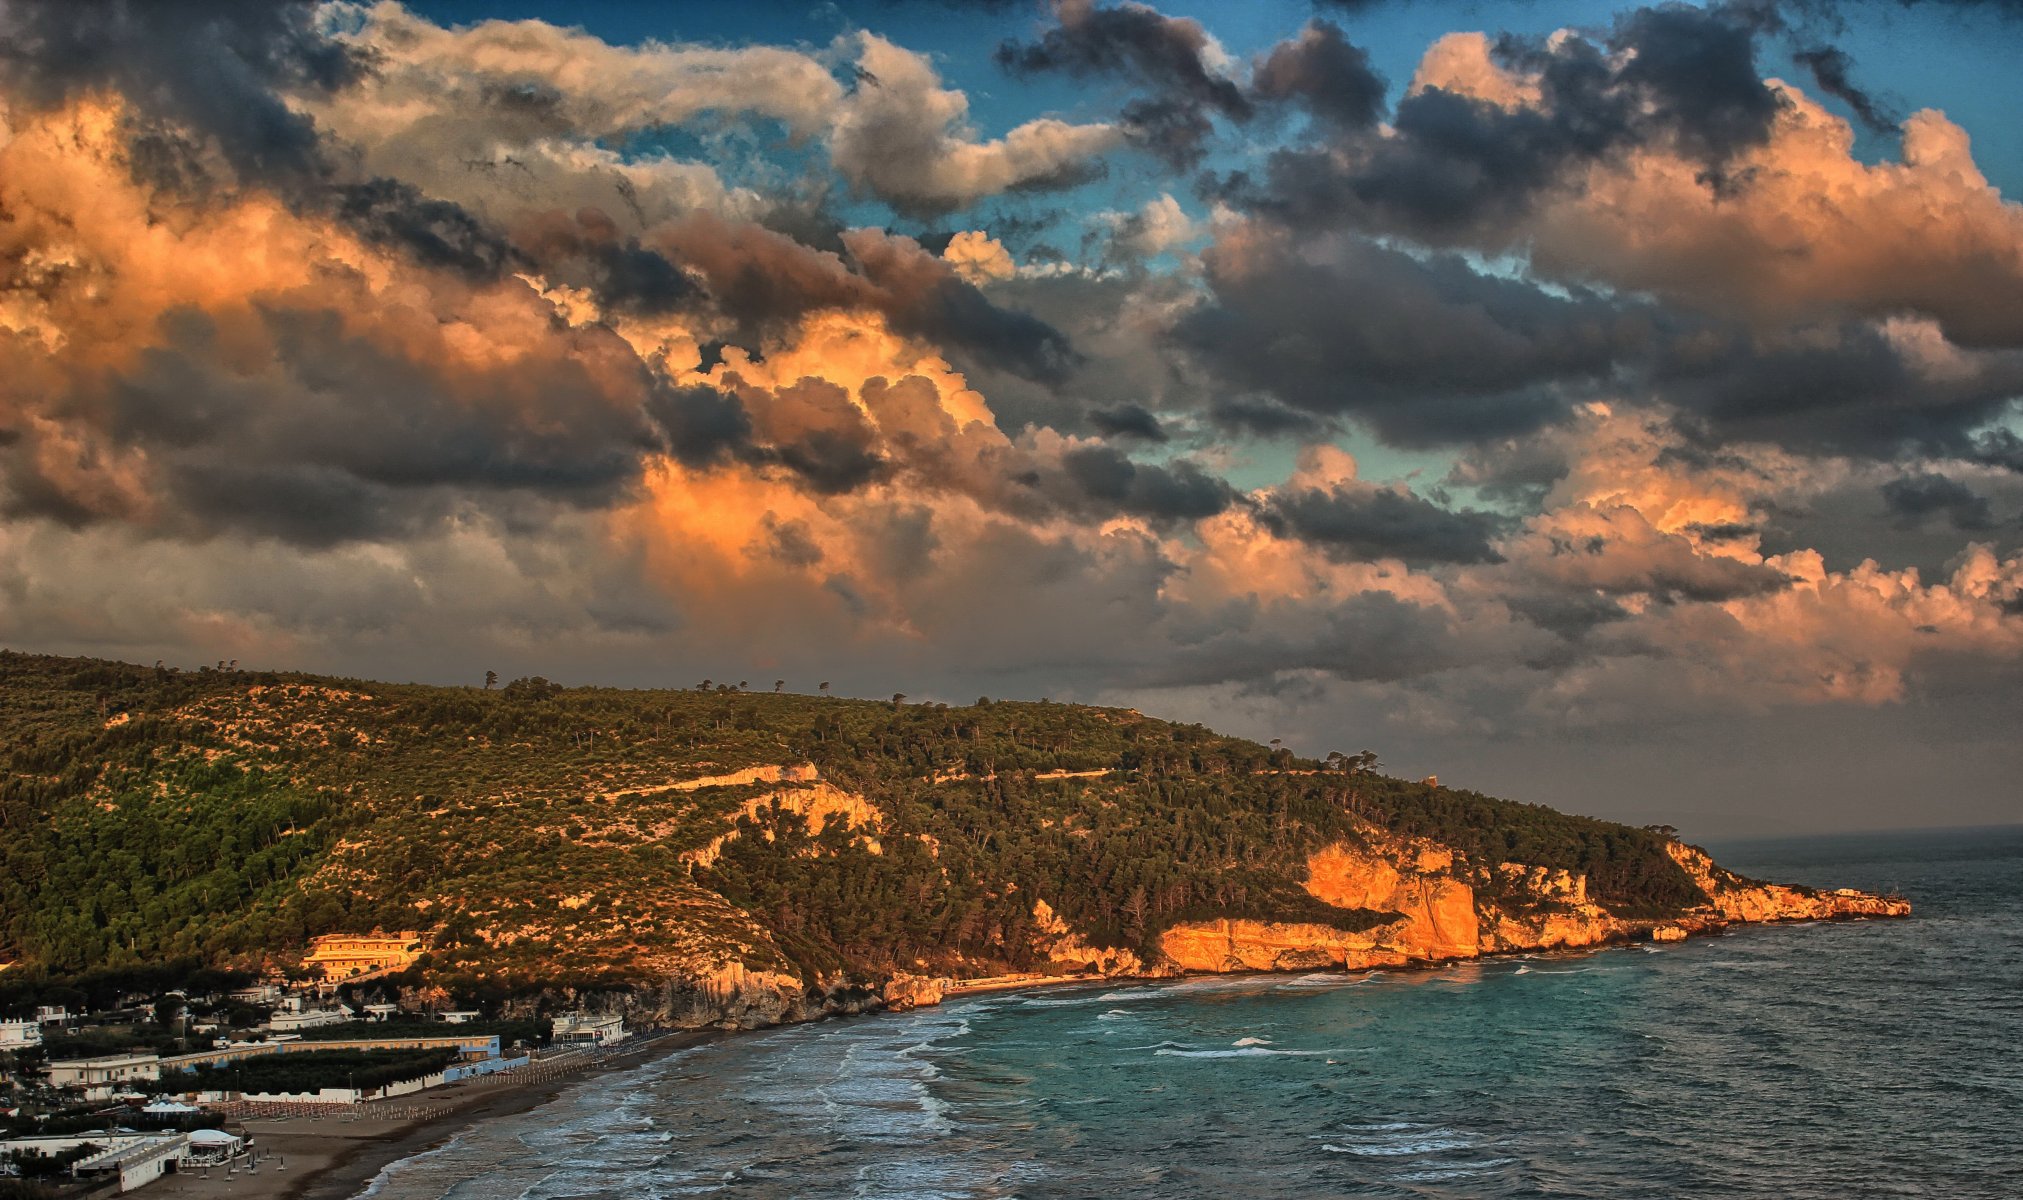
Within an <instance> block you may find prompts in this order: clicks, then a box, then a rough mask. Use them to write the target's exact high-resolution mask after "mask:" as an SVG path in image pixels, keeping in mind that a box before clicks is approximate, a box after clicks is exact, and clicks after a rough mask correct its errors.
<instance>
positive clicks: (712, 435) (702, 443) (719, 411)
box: [646, 381, 757, 467]
mask: <svg viewBox="0 0 2023 1200" xmlns="http://www.w3.org/2000/svg"><path fill="white" fill-rule="evenodd" d="M646 413H647V415H648V416H649V417H650V418H651V419H652V420H653V423H654V424H655V425H656V426H658V427H659V429H660V431H661V433H662V435H663V436H664V437H665V438H666V446H667V452H668V453H669V454H671V455H673V456H674V457H675V458H676V459H677V460H678V461H680V462H681V463H682V465H684V466H688V467H707V466H713V465H716V464H718V463H721V462H727V461H731V460H751V459H752V458H754V456H755V455H756V453H757V451H756V449H755V446H754V444H753V440H752V419H751V414H749V413H747V412H746V411H745V406H744V405H743V404H740V403H739V402H738V399H737V397H735V396H730V395H726V394H725V393H723V392H720V391H718V390H717V389H716V388H713V387H671V386H668V385H667V384H665V383H660V382H657V381H656V385H655V387H654V390H653V394H652V396H651V397H650V398H649V399H648V400H647V403H646Z"/></svg>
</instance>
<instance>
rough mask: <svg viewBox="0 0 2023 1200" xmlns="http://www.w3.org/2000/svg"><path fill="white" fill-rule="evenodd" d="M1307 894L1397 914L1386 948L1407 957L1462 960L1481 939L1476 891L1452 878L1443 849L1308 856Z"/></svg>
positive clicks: (1413, 846) (1377, 847) (1393, 847)
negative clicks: (1397, 918)
mask: <svg viewBox="0 0 2023 1200" xmlns="http://www.w3.org/2000/svg"><path fill="white" fill-rule="evenodd" d="M1306 890H1307V892H1308V894H1310V895H1312V896H1313V897H1314V898H1315V899H1317V900H1322V901H1325V902H1327V903H1329V904H1332V905H1335V906H1336V907H1338V908H1362V909H1369V910H1371V911H1374V912H1391V913H1397V914H1398V915H1399V917H1400V918H1401V920H1400V921H1398V922H1395V923H1393V925H1391V926H1389V927H1387V933H1388V936H1387V938H1386V943H1385V944H1386V945H1388V946H1390V947H1392V948H1394V949H1396V950H1398V951H1400V952H1401V953H1403V954H1405V955H1407V956H1408V957H1410V958H1415V959H1427V960H1437V959H1444V958H1467V957H1469V956H1471V955H1473V954H1475V953H1476V952H1477V947H1478V945H1479V944H1480V942H1481V937H1482V921H1481V916H1480V914H1478V913H1477V911H1476V905H1475V889H1473V888H1471V887H1469V886H1468V885H1467V884H1466V883H1463V882H1462V881H1461V880H1459V879H1457V878H1455V877H1454V852H1453V851H1452V850H1449V849H1448V848H1447V847H1445V846H1440V845H1436V844H1434V843H1431V842H1424V841H1413V842H1404V843H1392V844H1389V845H1385V844H1383V843H1376V844H1373V845H1371V846H1369V847H1357V846H1348V845H1341V844H1337V845H1333V846H1327V847H1324V848H1322V849H1321V850H1319V851H1317V852H1316V853H1314V854H1313V855H1312V856H1310V857H1309V858H1308V859H1307V877H1306Z"/></svg>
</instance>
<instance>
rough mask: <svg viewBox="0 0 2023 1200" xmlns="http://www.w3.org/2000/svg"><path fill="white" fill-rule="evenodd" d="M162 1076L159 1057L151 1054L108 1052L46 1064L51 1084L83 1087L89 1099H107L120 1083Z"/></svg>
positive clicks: (65, 1086) (54, 1085)
mask: <svg viewBox="0 0 2023 1200" xmlns="http://www.w3.org/2000/svg"><path fill="white" fill-rule="evenodd" d="M160 1076H161V1059H160V1058H158V1057H156V1056H155V1055H152V1054H107V1055H103V1056H101V1057H99V1058H66V1059H59V1060H57V1061H56V1062H53V1063H50V1064H49V1082H50V1085H51V1086H52V1087H63V1088H70V1087H74V1088H82V1089H84V1095H85V1098H86V1099H88V1100H109V1099H111V1098H112V1094H113V1091H114V1090H115V1089H117V1088H118V1087H119V1086H120V1085H121V1084H125V1083H130V1082H132V1081H134V1080H136V1079H157V1078H160Z"/></svg>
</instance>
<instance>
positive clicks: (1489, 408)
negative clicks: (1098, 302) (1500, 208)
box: [1172, 224, 1650, 445]
mask: <svg viewBox="0 0 2023 1200" xmlns="http://www.w3.org/2000/svg"><path fill="white" fill-rule="evenodd" d="M1202 257H1203V261H1204V264H1205V265H1206V268H1207V270H1206V278H1207V282H1208V285H1209V288H1210V289H1211V298H1210V301H1209V302H1208V303H1207V304H1204V305H1202V306H1201V307H1199V308H1197V309H1195V310H1193V311H1191V312H1188V313H1186V314H1185V315H1184V316H1182V317H1181V318H1180V319H1179V320H1178V321H1177V322H1176V324H1175V326H1174V329H1173V333H1172V339H1173V341H1174V343H1175V344H1177V345H1179V346H1181V347H1183V348H1185V349H1187V350H1188V351H1190V352H1191V353H1193V354H1195V355H1197V356H1198V357H1200V358H1201V359H1202V360H1203V361H1204V362H1206V363H1208V364H1209V365H1210V366H1212V367H1213V369H1215V370H1216V371H1217V373H1218V374H1220V375H1222V376H1223V377H1224V378H1226V379H1228V380H1230V381H1231V382H1232V383H1234V384H1236V385H1239V386H1241V387H1245V388H1249V389H1254V390H1257V391H1263V392H1268V393H1269V394H1270V395H1271V396H1273V397H1274V398H1276V399H1277V400H1278V401H1280V402H1281V403H1282V404H1284V405H1287V406H1289V407H1291V408H1293V409H1296V410H1300V411H1303V412H1307V413H1310V414H1314V415H1316V416H1322V417H1332V416H1352V417H1354V418H1356V419H1358V420H1360V421H1363V422H1365V423H1366V424H1367V425H1369V426H1370V427H1371V428H1372V429H1374V430H1376V431H1377V432H1378V433H1379V434H1380V435H1381V436H1382V437H1384V438H1385V439H1386V440H1389V441H1392V442H1396V443H1403V444H1408V445H1428V444H1439V443H1443V442H1466V441H1473V440H1476V439H1480V438H1485V437H1494V436H1498V435H1501V434H1506V433H1511V432H1517V431H1522V430H1525V429H1531V428H1536V427H1537V426H1538V425H1540V424H1542V423H1545V422H1547V421H1550V420H1553V419H1555V418H1556V417H1557V416H1559V415H1560V414H1561V413H1562V412H1563V411H1564V409H1565V404H1566V400H1565V399H1564V398H1563V397H1562V396H1561V395H1560V394H1559V393H1558V392H1557V391H1556V390H1554V389H1553V388H1551V387H1549V386H1548V385H1556V384H1563V383H1570V382H1571V383H1578V382H1579V381H1582V380H1598V379H1601V378H1605V377H1606V376H1607V375H1608V374H1609V372H1610V371H1611V370H1612V369H1613V366H1614V363H1615V361H1616V359H1617V357H1618V355H1621V354H1625V353H1634V352H1635V351H1637V350H1638V349H1639V347H1640V345H1641V344H1642V343H1644V342H1645V341H1646V340H1647V339H1648V337H1649V336H1650V335H1649V330H1648V326H1647V325H1646V323H1645V322H1644V321H1643V320H1642V319H1641V318H1640V317H1639V315H1638V314H1637V313H1636V312H1635V310H1634V309H1630V310H1625V309H1624V308H1622V307H1619V306H1617V305H1614V304H1610V303H1607V302H1604V301H1602V300H1601V299H1599V298H1597V297H1592V296H1582V295H1575V296H1572V297H1570V298H1569V297H1561V296H1554V295H1550V294H1548V293H1546V292H1543V291H1541V290H1539V289H1537V288H1535V287H1532V286H1530V285H1528V284H1526V283H1523V282H1520V281H1517V280H1511V279H1501V278H1496V277H1493V276H1490V275H1486V274H1483V273H1481V272H1478V271H1476V270H1474V269H1473V268H1472V267H1471V266H1469V265H1468V264H1467V263H1466V262H1464V261H1463V260H1461V259H1459V258H1456V257H1453V256H1447V255H1434V256H1424V257H1421V256H1414V255H1411V254H1407V253H1405V252H1403V251H1401V250H1394V249H1390V248H1387V247H1384V246H1381V245H1379V244H1377V243H1375V242H1373V241H1369V240H1366V239H1363V238H1357V237H1350V236H1332V237H1327V238H1309V239H1307V240H1305V241H1298V242H1296V241H1294V240H1292V239H1289V238H1286V237H1283V236H1279V235H1277V234H1275V233H1273V232H1272V231H1271V230H1270V229H1269V228H1267V227H1262V226H1258V225H1243V224H1239V225H1231V226H1228V227H1225V228H1224V229H1223V230H1222V232H1221V234H1220V236H1219V237H1218V238H1217V241H1216V243H1215V244H1214V245H1213V246H1211V247H1210V248H1209V249H1208V250H1206V251H1205V252H1204V253H1203V256H1202Z"/></svg>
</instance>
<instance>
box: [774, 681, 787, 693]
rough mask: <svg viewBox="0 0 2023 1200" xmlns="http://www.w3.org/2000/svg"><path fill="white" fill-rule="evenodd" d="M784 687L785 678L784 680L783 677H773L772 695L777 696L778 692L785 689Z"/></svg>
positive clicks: (785, 683)
mask: <svg viewBox="0 0 2023 1200" xmlns="http://www.w3.org/2000/svg"><path fill="white" fill-rule="evenodd" d="M786 688H787V681H786V680H784V679H775V680H773V694H774V695H776V696H777V695H779V694H780V693H781V692H783V691H785V690H786Z"/></svg>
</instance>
